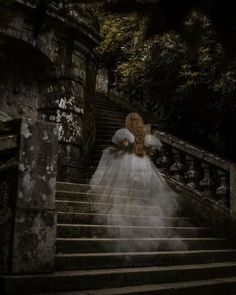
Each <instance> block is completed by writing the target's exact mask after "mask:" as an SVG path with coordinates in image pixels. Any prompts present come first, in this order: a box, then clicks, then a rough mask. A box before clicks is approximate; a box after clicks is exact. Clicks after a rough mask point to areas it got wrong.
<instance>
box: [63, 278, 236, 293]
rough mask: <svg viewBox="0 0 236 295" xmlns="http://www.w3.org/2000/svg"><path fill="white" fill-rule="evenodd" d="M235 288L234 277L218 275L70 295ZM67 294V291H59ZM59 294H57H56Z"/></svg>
mask: <svg viewBox="0 0 236 295" xmlns="http://www.w3.org/2000/svg"><path fill="white" fill-rule="evenodd" d="M235 290H236V277H226V278H225V277H218V278H214V279H211V280H194V281H189V282H177V283H176V282H175V283H164V284H148V285H142V286H133V287H117V288H104V289H101V290H94V289H93V290H91V289H90V290H87V291H85V292H82V293H80V292H79V293H78V292H72V293H70V295H88V294H91V295H157V294H158V295H167V294H168V295H173V294H174V295H177V294H179V295H189V294H190V293H191V294H192V295H199V294H201V295H231V294H232V292H235ZM60 294H61V295H68V293H64V292H62V293H60ZM58 295H59V294H58Z"/></svg>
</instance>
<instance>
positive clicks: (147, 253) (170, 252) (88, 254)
mask: <svg viewBox="0 0 236 295" xmlns="http://www.w3.org/2000/svg"><path fill="white" fill-rule="evenodd" d="M209 253H223V254H224V253H236V250H235V249H211V250H208V249H207V250H182V251H181V250H178V251H152V252H150V251H149V252H145V251H144V252H138V251H135V252H101V253H100V252H99V253H57V254H56V257H72V258H73V257H85V256H87V257H111V256H113V257H117V256H124V255H125V256H130V257H132V256H153V255H155V256H159V255H162V256H163V255H170V254H176V255H178V254H179V255H188V254H209Z"/></svg>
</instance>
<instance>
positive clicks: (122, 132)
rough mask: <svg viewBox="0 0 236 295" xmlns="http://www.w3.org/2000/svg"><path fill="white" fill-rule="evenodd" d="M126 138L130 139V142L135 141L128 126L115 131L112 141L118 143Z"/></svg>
mask: <svg viewBox="0 0 236 295" xmlns="http://www.w3.org/2000/svg"><path fill="white" fill-rule="evenodd" d="M125 139H126V140H128V141H129V142H130V143H133V142H134V135H133V134H132V133H131V132H130V131H129V130H128V129H127V128H121V129H118V130H117V131H116V132H115V134H114V136H113V138H112V142H114V143H117V142H120V141H122V140H125Z"/></svg>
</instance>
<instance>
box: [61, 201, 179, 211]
mask: <svg viewBox="0 0 236 295" xmlns="http://www.w3.org/2000/svg"><path fill="white" fill-rule="evenodd" d="M60 203H65V204H75V205H79V204H81V205H86V204H88V205H92V206H96V205H97V206H105V205H106V206H112V208H120V207H121V208H122V207H125V208H130V209H139V208H141V209H142V210H145V209H152V210H154V209H161V211H166V210H171V211H172V210H173V211H178V212H182V209H178V208H174V207H169V208H168V207H166V208H163V207H160V206H147V205H145V206H142V205H130V204H129V205H127V204H113V203H102V202H86V201H82V202H80V201H68V200H56V204H60Z"/></svg>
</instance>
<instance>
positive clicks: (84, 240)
mask: <svg viewBox="0 0 236 295" xmlns="http://www.w3.org/2000/svg"><path fill="white" fill-rule="evenodd" d="M57 241H80V242H86V241H88V242H89V241H91V242H92V241H99V242H115V241H227V239H226V238H218V237H214V238H213V237H203V238H199V237H197V238H196V237H195V238H182V237H181V238H166V237H165V238H145V237H144V238H139V237H135V238H122V237H119V238H103V237H99V238H97V237H95V238H94V237H92V238H84V237H82V238H57Z"/></svg>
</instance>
